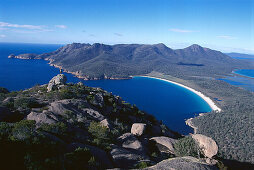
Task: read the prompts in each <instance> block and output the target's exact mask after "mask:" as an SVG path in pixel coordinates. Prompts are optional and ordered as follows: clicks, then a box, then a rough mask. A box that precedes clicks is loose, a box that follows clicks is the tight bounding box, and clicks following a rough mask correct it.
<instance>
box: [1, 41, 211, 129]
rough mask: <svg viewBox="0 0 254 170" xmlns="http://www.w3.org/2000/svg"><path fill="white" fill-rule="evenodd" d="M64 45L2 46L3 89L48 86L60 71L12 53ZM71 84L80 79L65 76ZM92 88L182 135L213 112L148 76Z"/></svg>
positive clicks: (194, 97)
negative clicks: (203, 114)
mask: <svg viewBox="0 0 254 170" xmlns="http://www.w3.org/2000/svg"><path fill="white" fill-rule="evenodd" d="M61 46H62V45H45V44H13V43H0V86H1V87H6V88H8V89H9V90H21V89H26V88H30V87H32V86H34V85H36V84H46V83H48V81H49V80H50V79H51V78H52V77H53V76H55V75H57V74H58V73H59V70H58V69H56V68H54V67H51V66H49V65H48V64H47V62H46V61H43V60H20V59H8V58H7V57H8V55H10V54H15V55H17V54H21V53H38V54H39V53H44V52H50V51H54V50H56V49H57V48H59V47H61ZM65 75H66V76H67V79H68V82H74V83H76V82H79V81H81V80H80V79H78V78H76V77H73V76H72V75H71V74H67V73H65ZM83 82H84V84H86V85H88V86H92V87H101V88H103V89H105V90H107V91H110V92H112V93H113V94H115V95H119V96H121V97H122V98H123V100H125V101H127V102H129V103H131V104H136V105H137V106H138V107H139V108H140V109H141V110H144V111H146V112H147V113H150V114H153V115H154V116H155V117H156V118H157V119H158V120H162V121H163V123H165V124H166V125H167V126H168V127H169V128H171V129H172V130H175V131H178V132H180V133H182V134H188V133H189V132H192V129H191V128H190V127H188V126H186V125H185V119H188V118H190V117H194V116H195V115H197V113H200V112H208V111H211V108H210V107H209V106H208V104H207V103H206V102H205V101H204V100H202V99H201V98H200V97H199V96H197V95H196V94H194V93H192V92H190V91H188V90H186V89H184V88H182V87H179V86H177V85H174V84H171V83H168V82H165V81H162V80H157V79H151V78H145V77H134V78H133V79H129V80H93V81H83Z"/></svg>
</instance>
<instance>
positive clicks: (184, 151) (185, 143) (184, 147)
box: [174, 136, 200, 158]
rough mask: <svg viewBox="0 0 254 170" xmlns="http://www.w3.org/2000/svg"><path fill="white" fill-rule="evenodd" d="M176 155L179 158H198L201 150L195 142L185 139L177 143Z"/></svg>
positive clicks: (175, 146) (190, 138)
mask: <svg viewBox="0 0 254 170" xmlns="http://www.w3.org/2000/svg"><path fill="white" fill-rule="evenodd" d="M174 148H175V153H176V155H177V156H193V157H196V158H199V157H200V150H199V147H198V145H197V144H196V142H195V140H194V139H193V138H192V137H190V136H187V137H184V138H182V139H180V140H178V141H177V143H176V144H175V145H174Z"/></svg>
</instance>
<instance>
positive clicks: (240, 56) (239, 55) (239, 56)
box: [226, 53, 254, 59]
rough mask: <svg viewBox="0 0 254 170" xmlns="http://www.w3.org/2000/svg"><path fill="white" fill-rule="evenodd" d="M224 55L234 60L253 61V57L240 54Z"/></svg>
mask: <svg viewBox="0 0 254 170" xmlns="http://www.w3.org/2000/svg"><path fill="white" fill-rule="evenodd" d="M226 55H228V56H230V57H232V58H236V59H254V55H250V54H241V53H226Z"/></svg>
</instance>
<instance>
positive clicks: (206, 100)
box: [133, 76, 221, 112]
mask: <svg viewBox="0 0 254 170" xmlns="http://www.w3.org/2000/svg"><path fill="white" fill-rule="evenodd" d="M133 77H148V78H153V79H158V80H162V81H166V82H169V83H172V84H175V85H178V86H181V87H183V88H185V89H187V90H190V91H192V92H193V93H195V94H196V95H198V96H199V97H201V98H202V99H203V100H204V101H205V102H206V103H207V104H208V105H209V106H210V107H211V109H212V110H213V111H215V112H221V109H220V108H219V107H218V106H216V105H215V103H214V102H213V101H212V100H211V99H210V98H209V97H207V96H205V95H204V94H203V93H201V92H200V91H197V90H195V89H193V88H190V87H188V86H185V85H183V84H180V83H177V82H174V81H170V80H167V79H163V78H157V77H151V76H133Z"/></svg>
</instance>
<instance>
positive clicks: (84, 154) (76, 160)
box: [64, 148, 97, 170]
mask: <svg viewBox="0 0 254 170" xmlns="http://www.w3.org/2000/svg"><path fill="white" fill-rule="evenodd" d="M64 157H65V158H64V166H65V167H64V169H67V170H68V169H70V170H72V169H74V170H78V169H90V168H92V167H93V166H96V165H97V163H96V161H95V158H94V157H93V155H92V154H91V152H90V150H89V149H87V148H77V149H76V150H75V151H74V152H71V153H67V154H65V155H64Z"/></svg>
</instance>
